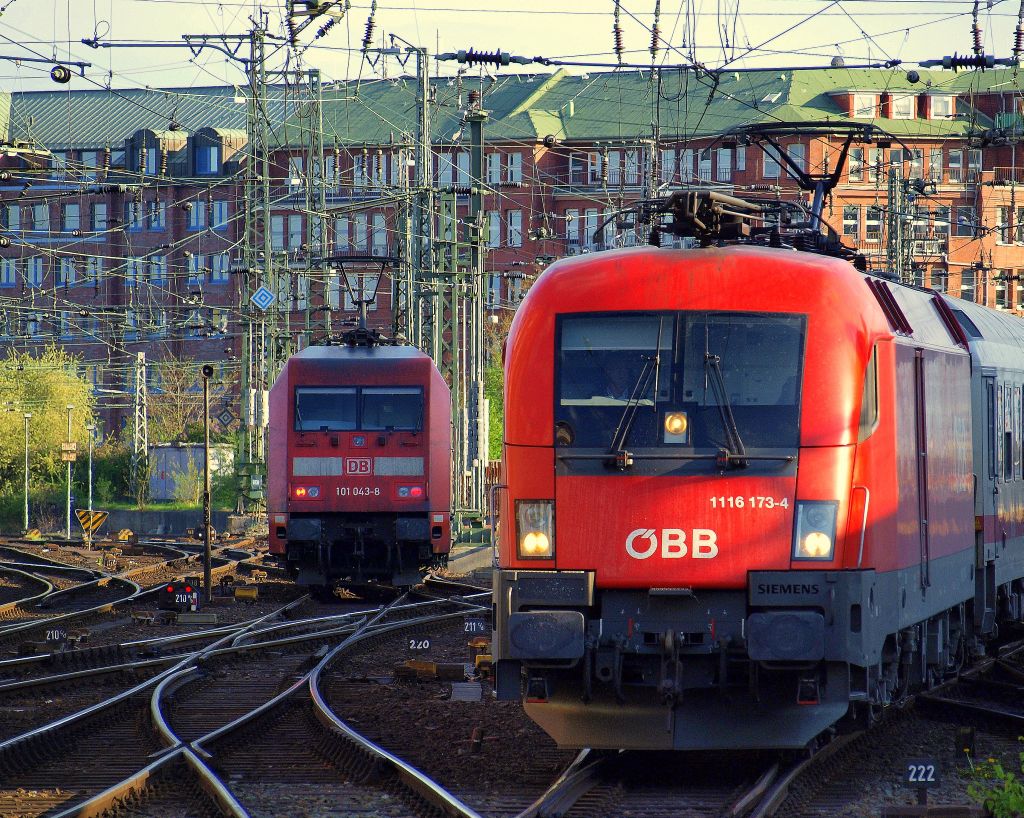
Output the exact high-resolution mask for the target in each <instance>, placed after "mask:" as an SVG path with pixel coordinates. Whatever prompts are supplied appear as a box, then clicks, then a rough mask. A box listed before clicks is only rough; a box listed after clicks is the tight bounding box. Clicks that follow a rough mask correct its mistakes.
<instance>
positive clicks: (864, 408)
mask: <svg viewBox="0 0 1024 818" xmlns="http://www.w3.org/2000/svg"><path fill="white" fill-rule="evenodd" d="M877 425H878V347H877V346H876V347H875V348H874V349H872V350H871V357H870V358H868V365H867V368H866V370H865V372H864V390H863V392H862V394H861V399H860V428H859V430H858V432H857V442H858V443H861V442H863V441H865V440H867V439H868V438H869V437H870V436H871V433H872V432H873V431H875V427H876V426H877Z"/></svg>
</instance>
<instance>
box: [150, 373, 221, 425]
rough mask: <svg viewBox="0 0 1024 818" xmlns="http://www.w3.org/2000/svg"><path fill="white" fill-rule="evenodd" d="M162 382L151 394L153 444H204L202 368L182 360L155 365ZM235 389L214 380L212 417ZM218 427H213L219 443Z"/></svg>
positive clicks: (211, 392) (157, 384)
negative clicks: (223, 400)
mask: <svg viewBox="0 0 1024 818" xmlns="http://www.w3.org/2000/svg"><path fill="white" fill-rule="evenodd" d="M149 366H150V367H156V368H157V371H158V372H159V378H158V379H156V385H154V387H153V388H152V389H151V391H150V393H149V416H148V423H149V442H150V443H151V444H152V443H177V442H188V443H201V442H202V440H203V378H202V375H201V374H200V371H201V369H202V364H199V363H196V362H195V361H186V360H182V359H181V358H166V359H164V360H162V361H159V362H152V363H150V364H149ZM230 388H231V382H230V381H218V380H217V379H215V378H212V379H211V380H210V414H211V415H214V416H216V414H217V411H218V410H217V407H218V406H219V405H220V402H221V401H222V399H223V397H224V396H225V395H227V394H228V393H229V391H230ZM217 428H218V427H217V426H216V425H214V426H213V427H212V429H213V433H212V438H213V439H214V440H215V441H216V440H218V438H219V437H220V435H218V434H217V431H216V430H217Z"/></svg>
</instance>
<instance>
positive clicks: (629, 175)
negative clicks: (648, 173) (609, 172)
mask: <svg viewBox="0 0 1024 818" xmlns="http://www.w3.org/2000/svg"><path fill="white" fill-rule="evenodd" d="M623 157H624V165H625V171H624V172H625V174H626V179H625V181H626V184H627V185H637V184H639V183H640V151H638V150H636V149H635V148H631V149H630V150H628V151H626V152H625V154H623Z"/></svg>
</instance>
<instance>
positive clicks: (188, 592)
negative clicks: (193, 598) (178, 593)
mask: <svg viewBox="0 0 1024 818" xmlns="http://www.w3.org/2000/svg"><path fill="white" fill-rule="evenodd" d="M185 593H186V594H190V593H192V586H191V585H186V586H185Z"/></svg>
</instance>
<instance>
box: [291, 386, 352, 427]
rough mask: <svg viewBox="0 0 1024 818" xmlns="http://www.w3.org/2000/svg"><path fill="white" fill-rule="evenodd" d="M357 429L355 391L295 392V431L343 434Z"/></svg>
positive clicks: (314, 389)
mask: <svg viewBox="0 0 1024 818" xmlns="http://www.w3.org/2000/svg"><path fill="white" fill-rule="evenodd" d="M355 428H356V390H355V388H351V387H304V388H300V389H296V390H295V430H296V431H298V432H344V431H347V430H350V429H355Z"/></svg>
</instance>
